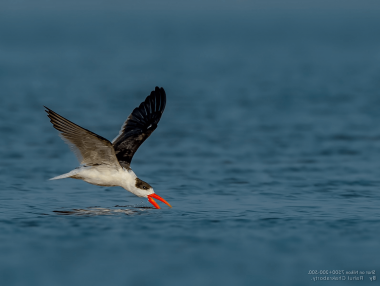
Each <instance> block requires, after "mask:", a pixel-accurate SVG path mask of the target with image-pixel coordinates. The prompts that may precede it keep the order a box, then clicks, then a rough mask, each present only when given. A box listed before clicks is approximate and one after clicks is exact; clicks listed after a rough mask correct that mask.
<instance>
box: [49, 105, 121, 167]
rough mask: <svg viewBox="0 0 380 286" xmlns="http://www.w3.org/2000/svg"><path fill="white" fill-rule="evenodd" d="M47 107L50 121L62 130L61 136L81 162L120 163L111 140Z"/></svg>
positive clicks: (96, 163)
mask: <svg viewBox="0 0 380 286" xmlns="http://www.w3.org/2000/svg"><path fill="white" fill-rule="evenodd" d="M45 108H46V110H45V111H46V112H47V114H48V117H49V118H50V122H51V123H52V124H53V126H54V128H55V129H57V130H58V131H60V132H61V134H59V135H60V137H61V138H62V139H63V140H64V141H65V142H66V143H67V144H68V145H69V146H70V149H71V150H72V151H73V152H74V154H75V155H76V156H77V158H78V161H79V162H80V164H83V165H99V164H105V165H112V166H115V167H117V166H118V165H119V164H118V161H117V159H116V155H115V150H114V149H113V147H112V144H111V142H110V141H108V140H107V139H105V138H103V137H101V136H99V135H97V134H95V133H93V132H91V131H89V130H87V129H84V128H82V127H80V126H78V125H76V124H75V123H73V122H71V121H69V120H67V119H66V118H64V117H62V116H61V115H59V114H58V113H56V112H54V111H53V110H51V109H49V108H47V107H46V106H45ZM119 168H120V166H119Z"/></svg>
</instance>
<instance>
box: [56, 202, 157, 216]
mask: <svg viewBox="0 0 380 286" xmlns="http://www.w3.org/2000/svg"><path fill="white" fill-rule="evenodd" d="M121 208H123V209H121ZM147 209H154V208H153V207H133V206H119V205H116V206H115V208H102V207H88V208H85V209H72V210H55V211H53V212H54V213H56V214H59V215H84V216H97V215H116V214H126V215H136V214H141V213H142V212H145V211H146V210H147Z"/></svg>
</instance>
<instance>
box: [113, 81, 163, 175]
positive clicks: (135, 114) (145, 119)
mask: <svg viewBox="0 0 380 286" xmlns="http://www.w3.org/2000/svg"><path fill="white" fill-rule="evenodd" d="M165 106H166V93H165V90H164V89H163V88H162V87H161V88H159V87H157V86H156V88H155V90H154V91H152V92H151V93H150V95H149V96H148V97H147V98H146V99H145V101H143V102H142V103H141V104H140V105H139V107H136V108H135V109H134V110H133V111H132V113H131V114H130V115H129V116H128V118H127V120H126V121H125V122H124V124H123V126H122V127H121V130H120V132H119V135H118V136H117V137H116V138H115V139H114V140H113V141H112V144H113V147H114V149H115V153H116V157H117V159H118V160H119V163H120V165H121V166H123V167H126V168H129V165H130V163H131V161H132V158H133V155H134V154H135V152H136V151H137V149H138V148H139V147H140V145H141V144H142V143H143V142H144V141H145V140H146V139H147V138H148V137H149V136H150V134H152V133H153V131H154V130H155V129H156V128H157V124H158V122H159V121H160V119H161V116H162V113H163V112H164V110H165Z"/></svg>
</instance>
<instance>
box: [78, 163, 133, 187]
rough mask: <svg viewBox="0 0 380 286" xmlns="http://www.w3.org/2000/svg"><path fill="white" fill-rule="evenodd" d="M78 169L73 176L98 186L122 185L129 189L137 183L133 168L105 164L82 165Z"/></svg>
mask: <svg viewBox="0 0 380 286" xmlns="http://www.w3.org/2000/svg"><path fill="white" fill-rule="evenodd" d="M76 170H77V173H76V174H75V176H73V177H72V178H75V179H82V180H83V181H85V182H87V183H90V184H94V185H98V186H109V187H111V186H120V187H123V188H125V189H126V190H128V191H129V190H131V188H132V187H133V186H135V184H136V175H135V173H134V172H133V171H132V170H126V169H123V168H118V169H115V168H112V167H109V166H105V165H99V166H91V167H87V166H82V167H80V168H78V169H76Z"/></svg>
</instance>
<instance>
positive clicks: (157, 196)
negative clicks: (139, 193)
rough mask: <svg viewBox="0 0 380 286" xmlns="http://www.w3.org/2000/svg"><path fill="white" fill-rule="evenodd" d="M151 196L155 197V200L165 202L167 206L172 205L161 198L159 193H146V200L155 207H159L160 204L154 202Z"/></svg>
mask: <svg viewBox="0 0 380 286" xmlns="http://www.w3.org/2000/svg"><path fill="white" fill-rule="evenodd" d="M153 198H155V199H157V200H159V201H161V202H163V203H164V204H167V205H168V206H169V207H172V206H171V205H170V204H169V203H168V202H167V201H165V200H164V199H163V198H161V197H160V196H159V195H157V194H151V195H148V201H149V202H150V203H151V204H152V205H154V207H155V208H156V209H160V206H159V205H158V204H157V203H156V201H155V200H153Z"/></svg>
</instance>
